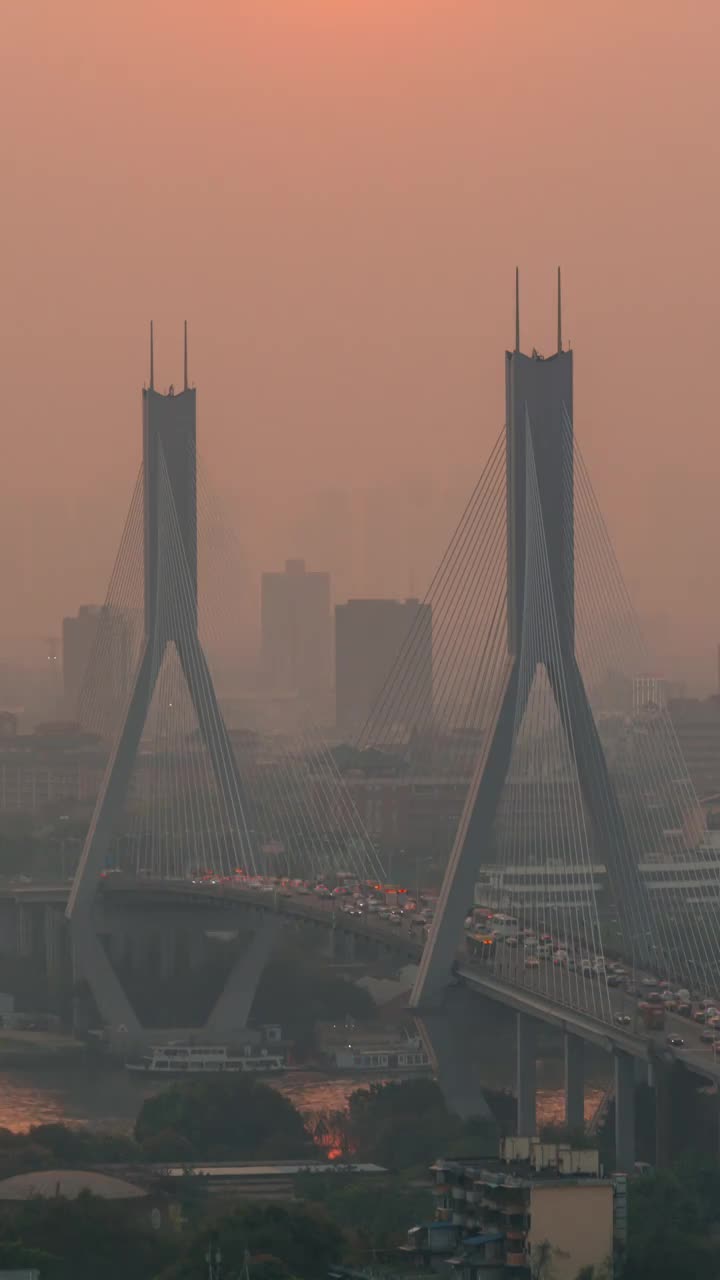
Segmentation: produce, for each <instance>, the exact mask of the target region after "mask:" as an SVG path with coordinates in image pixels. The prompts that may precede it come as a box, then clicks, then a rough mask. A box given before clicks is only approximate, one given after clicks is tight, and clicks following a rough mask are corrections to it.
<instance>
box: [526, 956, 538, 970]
mask: <svg viewBox="0 0 720 1280" xmlns="http://www.w3.org/2000/svg"><path fill="white" fill-rule="evenodd" d="M525 968H526V969H539V968H540V961H539V960H538V959H537V957H536V956H527V958H526V960H525Z"/></svg>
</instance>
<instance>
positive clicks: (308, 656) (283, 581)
mask: <svg viewBox="0 0 720 1280" xmlns="http://www.w3.org/2000/svg"><path fill="white" fill-rule="evenodd" d="M261 627H262V662H263V672H264V675H265V678H266V679H267V681H268V683H269V685H270V687H271V688H272V690H273V691H274V692H285V693H297V694H298V695H299V696H300V697H301V698H302V699H303V701H305V702H306V703H307V705H308V706H309V707H310V709H311V710H313V712H314V713H316V714H320V713H322V711H323V709H324V707H325V706H326V705H327V700H328V695H329V692H330V688H331V683H332V681H331V662H332V645H331V615H330V574H329V573H308V572H307V570H306V568H305V561H304V560H288V561H286V563H285V571H284V573H264V574H263V575H262V600H261Z"/></svg>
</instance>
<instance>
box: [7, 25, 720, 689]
mask: <svg viewBox="0 0 720 1280" xmlns="http://www.w3.org/2000/svg"><path fill="white" fill-rule="evenodd" d="M719 57H720V5H719V4H718V3H717V0H685V3H683V4H679V3H677V2H675V3H669V2H666V0H652V3H650V0H631V2H630V3H628V0H605V2H604V3H603V4H601V5H600V4H591V3H590V0H580V2H579V3H576V4H574V5H569V4H566V5H552V4H544V5H541V4H538V3H537V0H515V3H512V4H508V3H507V0H497V2H496V0H203V3H200V2H199V0H63V2H62V3H60V0H2V5H0V109H1V111H2V118H3V130H2V134H1V135H0V153H1V156H2V173H3V177H4V182H3V194H2V221H3V236H2V275H1V285H2V289H1V294H0V296H1V297H2V304H3V305H2V315H1V317H0V324H1V326H2V342H1V344H0V362H1V363H2V375H3V397H2V402H3V427H4V439H3V473H4V478H5V483H4V492H3V500H2V504H1V507H0V537H1V540H0V547H1V550H0V568H1V569H2V584H3V600H4V606H5V609H4V616H3V622H2V632H3V636H4V638H2V640H1V643H2V646H4V648H5V649H6V650H7V649H9V648H11V647H13V646H15V647H17V643H18V638H19V637H25V636H27V637H30V636H43V635H45V634H56V633H57V631H58V626H59V619H60V618H61V616H62V614H63V613H64V612H68V611H71V610H74V609H75V608H76V607H77V605H78V604H79V603H80V602H81V601H82V600H87V599H97V598H101V597H102V595H103V592H104V586H105V583H106V580H107V577H108V573H109V570H110V567H111V563H112V559H113V556H114V550H115V545H116V543H117V540H118V537H119V532H120V527H121V524H122V519H123V514H124V511H125V508H126V506H127V503H128V501H129V497H130V492H131V488H132V483H133V480H134V476H135V473H136V469H137V466H138V463H139V458H140V388H141V385H142V382H143V379H144V378H145V377H146V374H147V353H146V347H147V324H148V320H149V319H150V317H151V316H152V317H154V319H155V322H156V330H157V360H156V369H157V383H158V385H159V386H160V387H161V388H162V387H164V386H166V385H167V384H168V383H169V382H171V381H174V382H175V383H176V384H177V383H178V382H179V381H180V377H181V328H182V321H183V319H184V318H185V317H187V319H188V320H189V322H190V326H191V373H192V376H193V378H194V379H195V380H196V382H197V385H198V388H199V410H200V429H201V441H202V443H201V448H202V452H203V454H204V455H205V457H206V459H207V460H208V463H209V465H210V468H211V471H212V473H213V475H214V477H215V482H216V484H217V486H218V487H219V488H221V489H222V490H224V492H225V493H226V494H235V495H237V511H238V514H239V516H240V517H242V515H243V513H244V514H245V515H246V516H247V514H248V512H250V511H251V510H252V509H254V507H256V508H257V510H258V511H259V513H260V516H259V517H258V520H257V522H255V521H254V520H249V519H245V520H244V521H243V520H242V518H240V520H239V523H240V525H241V527H242V529H243V537H244V539H245V541H246V543H247V544H248V545H247V548H246V549H247V556H248V560H249V562H250V563H251V564H253V565H257V564H258V563H265V562H266V561H269V562H270V564H271V566H272V564H273V563H274V562H276V561H279V560H280V559H281V558H284V557H285V556H286V555H287V556H291V555H302V554H303V553H304V550H305V549H304V548H303V546H301V545H294V543H295V537H294V536H293V537H292V539H291V531H292V530H293V529H297V527H298V520H299V519H300V516H299V515H298V513H301V512H302V511H303V510H305V509H306V508H307V505H308V502H310V503H312V501H313V500H314V499H313V497H312V495H313V494H315V493H316V492H317V491H320V490H348V489H351V488H353V487H360V488H367V489H373V488H379V487H383V488H386V487H389V488H391V489H393V490H396V491H397V492H398V494H399V495H401V494H403V493H404V492H405V490H406V488H407V484H408V477H409V476H418V477H423V476H424V477H431V478H434V482H435V483H436V484H437V487H438V489H439V490H444V489H447V487H448V486H449V485H450V486H452V485H456V484H458V483H460V484H462V482H463V481H464V480H465V481H467V483H468V484H469V483H470V481H471V478H472V477H473V476H474V475H475V474H476V473H477V472H478V471H479V469H480V468H481V466H482V464H483V462H484V459H485V457H486V455H487V452H488V448H489V446H490V443H491V441H492V440H494V438H495V436H496V434H497V432H498V429H499V427H500V426H501V424H502V419H503V350H504V347H505V346H506V345H507V344H508V342H509V341H510V340H511V337H512V292H513V272H514V268H515V264H516V262H519V264H520V267H521V270H522V273H523V334H524V338H525V343H526V346H527V347H528V348H529V347H531V346H533V345H536V346H537V347H539V348H540V349H541V350H542V349H543V348H545V349H550V348H551V344H552V340H553V324H554V317H553V307H554V271H555V267H556V265H557V263H558V262H561V263H562V265H563V269H564V279H565V285H566V307H565V314H566V333H567V336H568V337H569V338H570V339H571V340H572V343H573V347H574V349H575V351H576V404H575V418H576V428H577V433H578V437H579V439H580V441H581V443H582V445H583V448H584V451H585V454H586V457H587V458H588V460H589V463H590V465H591V468H592V473H593V476H594V481H595V487H596V490H597V492H598V494H599V497H600V500H601V503H602V505H603V508H604V510H605V513H606V516H607V520H608V524H609V526H610V529H611V532H612V535H613V538H614V541H615V545H616V548H617V551H618V554H619V556H620V559H621V562H622V564H623V567H624V569H625V573H626V576H627V579H628V582H629V585H630V588H631V591H632V593H633V596H634V599H635V600H636V603H637V605H638V608H639V610H640V612H641V613H642V615H643V617H644V618H646V619H649V620H651V622H652V624H653V634H654V638H655V640H656V647H657V649H658V650H659V652H660V654H661V655H662V656H663V659H664V660H665V659H667V665H668V669H671V668H672V667H673V659H674V658H677V656H678V655H680V656H683V655H684V656H685V658H686V661H685V666H686V667H687V668H688V671H689V674H690V675H693V673H694V672H695V673H696V674H697V677H698V678H699V679H707V680H708V681H709V679H710V678H711V674H712V671H713V669H714V658H713V649H714V645H715V642H716V639H717V638H720V591H719V587H720V583H719V581H718V579H719V578H720V574H719V572H718V565H717V560H718V556H717V547H718V545H719V543H720V537H719V535H720V504H719V501H718V472H719V471H720V420H719V418H720V413H719V409H718V395H717V386H716V370H717V368H718V359H717V354H716V349H717V345H718V331H719V329H720V301H719V289H718V286H719V284H720V249H719V248H718V226H720V164H719V160H720V157H719V155H718V151H719V149H720V144H719V141H718V139H719V137H720V133H719V130H718V121H719V120H720V81H719V79H718V75H717V66H718V58H719ZM418 483H419V482H418ZM423 483H424V482H423ZM300 524H301V525H302V520H301V519H300ZM253 529H255V533H254V534H253ZM291 540H292V542H293V545H290V542H291ZM440 550H441V548H440V547H439V546H438V553H439V551H440ZM328 555H330V551H328ZM316 567H322V566H316ZM412 571H413V566H408V569H407V572H408V575H410V574H411V573H412ZM415 586H416V589H420V586H421V583H419V582H416V583H415ZM388 589H389V590H397V591H405V590H406V589H407V580H403V581H398V582H397V583H389V584H388ZM690 658H694V659H695V664H694V667H693V664H692V663H691V662H690V661H689V659H690Z"/></svg>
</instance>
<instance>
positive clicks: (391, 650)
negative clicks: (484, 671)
mask: <svg viewBox="0 0 720 1280" xmlns="http://www.w3.org/2000/svg"><path fill="white" fill-rule="evenodd" d="M410 638H411V639H410ZM405 646H407V648H405ZM391 672H392V673H393V687H394V689H395V690H396V691H397V692H396V693H395V694H394V695H393V705H392V706H391V707H390V706H389V707H388V708H387V715H388V718H389V719H390V721H391V723H390V724H389V725H388V726H387V729H389V731H390V732H391V734H393V735H394V734H395V733H397V732H398V731H399V732H400V733H404V734H406V735H409V734H411V733H412V730H413V727H414V725H415V724H427V723H428V720H429V717H430V713H431V709H432V685H433V678H432V673H433V662H432V607H431V605H429V604H423V603H421V602H420V601H419V600H415V599H409V600H348V602H347V604H342V605H337V607H336V609H335V715H336V723H337V726H338V728H339V729H340V730H342V732H343V733H344V734H345V735H346V736H347V737H348V738H351V739H352V738H355V737H356V736H357V735H358V734H360V733H361V731H362V729H363V728H364V726H365V725H366V724H367V722H368V720H369V719H370V717H371V715H372V713H373V711H374V709H375V708H376V706H377V704H378V700H379V699H380V698H381V695H382V692H383V688H384V686H385V683H386V681H387V679H388V677H389V676H390V673H391ZM405 672H406V674H405ZM386 731H387V730H386Z"/></svg>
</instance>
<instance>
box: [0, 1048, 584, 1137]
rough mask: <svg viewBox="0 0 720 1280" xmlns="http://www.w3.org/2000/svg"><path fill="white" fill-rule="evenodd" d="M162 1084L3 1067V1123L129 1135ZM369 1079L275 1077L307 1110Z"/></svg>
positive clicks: (110, 1072) (92, 1068) (550, 1114)
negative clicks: (63, 1126) (65, 1126)
mask: <svg viewBox="0 0 720 1280" xmlns="http://www.w3.org/2000/svg"><path fill="white" fill-rule="evenodd" d="M538 1065H539V1076H538V1080H539V1088H538V1120H539V1122H540V1124H561V1123H562V1120H563V1106H564V1099H563V1091H562V1081H561V1079H558V1073H559V1070H560V1064H559V1063H557V1062H555V1061H554V1060H548V1061H546V1062H540V1063H539V1064H538ZM162 1083H163V1082H161V1081H158V1080H152V1081H151V1080H148V1079H143V1078H142V1077H138V1076H130V1075H129V1074H128V1073H127V1072H125V1071H124V1070H122V1068H110V1067H108V1066H98V1065H95V1064H88V1065H85V1064H83V1065H80V1064H74V1065H72V1066H70V1065H68V1066H67V1067H62V1068H55V1067H53V1068H50V1067H49V1066H45V1067H42V1068H38V1069H34V1070H27V1069H26V1070H22V1071H19V1070H18V1071H2V1072H0V1127H2V1128H6V1129H11V1130H13V1131H14V1132H19V1131H22V1130H24V1129H29V1128H30V1127H31V1126H32V1125H37V1124H51V1123H58V1122H59V1123H63V1124H70V1125H87V1126H89V1127H90V1128H93V1129H102V1130H105V1131H112V1132H117V1133H130V1132H131V1130H132V1127H133V1123H134V1120H135V1117H136V1115H137V1113H138V1111H139V1109H140V1107H141V1105H142V1103H143V1101H144V1099H145V1098H147V1097H150V1096H151V1095H152V1094H153V1093H156V1092H157V1091H158V1090H159V1089H160V1088H161V1087H162ZM268 1083H270V1082H268ZM368 1083H370V1079H369V1078H368V1077H359V1076H353V1077H348V1076H346V1075H338V1076H334V1077H324V1076H319V1075H317V1074H316V1073H310V1072H308V1073H307V1074H304V1073H297V1074H292V1075H288V1076H285V1077H283V1078H281V1079H278V1080H277V1081H272V1084H273V1086H274V1087H275V1088H277V1089H279V1090H280V1092H282V1093H284V1094H285V1095H286V1096H287V1097H288V1098H290V1099H291V1101H292V1102H293V1103H294V1104H295V1106H296V1107H298V1109H299V1110H300V1111H303V1112H318V1111H335V1110H340V1109H341V1108H343V1107H344V1106H345V1105H346V1103H347V1099H348V1097H349V1095H350V1094H351V1093H352V1092H353V1090H354V1089H358V1088H362V1087H363V1086H364V1085H367V1084H368ZM604 1091H605V1084H604V1082H603V1081H602V1080H598V1081H593V1082H592V1083H590V1084H589V1085H588V1087H587V1088H586V1098H585V1107H586V1118H587V1119H588V1120H589V1119H590V1117H591V1116H592V1115H593V1114H594V1112H595V1110H596V1108H597V1106H598V1104H599V1103H600V1101H601V1099H602V1097H603V1094H604Z"/></svg>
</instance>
